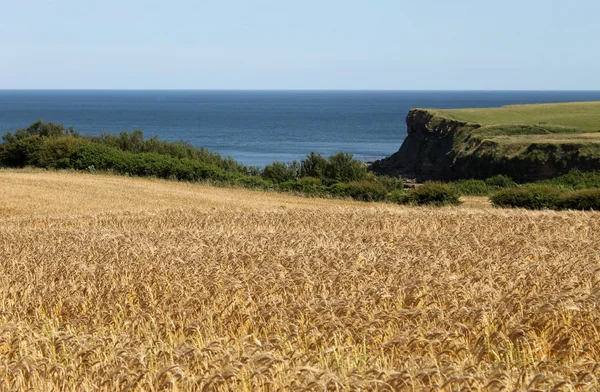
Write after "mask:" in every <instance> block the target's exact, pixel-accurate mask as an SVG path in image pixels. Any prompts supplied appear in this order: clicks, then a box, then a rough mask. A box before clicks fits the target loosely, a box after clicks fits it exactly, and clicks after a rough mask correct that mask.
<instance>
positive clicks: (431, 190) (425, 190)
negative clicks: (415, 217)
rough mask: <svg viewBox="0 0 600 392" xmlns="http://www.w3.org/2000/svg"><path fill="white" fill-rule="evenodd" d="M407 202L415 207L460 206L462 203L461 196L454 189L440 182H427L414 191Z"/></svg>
mask: <svg viewBox="0 0 600 392" xmlns="http://www.w3.org/2000/svg"><path fill="white" fill-rule="evenodd" d="M407 201H408V202H409V203H410V204H414V205H419V206H420V205H433V206H445V205H458V204H460V203H461V201H460V195H459V193H458V192H457V191H456V189H454V188H453V187H451V186H449V185H448V184H442V183H440V182H426V183H424V184H423V185H421V186H419V187H417V188H415V189H413V190H412V191H411V192H410V193H409V196H408V199H407Z"/></svg>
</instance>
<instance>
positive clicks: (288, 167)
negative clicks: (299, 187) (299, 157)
mask: <svg viewBox="0 0 600 392" xmlns="http://www.w3.org/2000/svg"><path fill="white" fill-rule="evenodd" d="M299 176H300V166H299V165H298V162H296V161H294V162H292V163H283V162H273V163H271V164H270V165H267V166H265V168H264V169H263V172H262V177H263V178H264V179H266V180H269V181H273V183H275V184H280V183H282V182H287V181H294V180H296V179H298V177H299Z"/></svg>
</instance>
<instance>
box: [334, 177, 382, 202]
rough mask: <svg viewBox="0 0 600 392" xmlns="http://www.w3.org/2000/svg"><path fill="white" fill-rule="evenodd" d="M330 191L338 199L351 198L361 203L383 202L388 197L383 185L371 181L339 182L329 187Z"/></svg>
mask: <svg viewBox="0 0 600 392" xmlns="http://www.w3.org/2000/svg"><path fill="white" fill-rule="evenodd" d="M328 191H329V193H330V194H332V195H335V196H338V197H350V198H352V199H354V200H360V201H383V200H385V199H386V198H387V195H388V192H387V189H385V187H384V186H383V185H382V184H380V183H377V182H375V181H369V180H364V181H352V182H338V183H335V184H333V185H331V186H329V188H328Z"/></svg>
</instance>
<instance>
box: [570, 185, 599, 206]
mask: <svg viewBox="0 0 600 392" xmlns="http://www.w3.org/2000/svg"><path fill="white" fill-rule="evenodd" d="M562 207H563V208H566V209H571V210H595V211H600V189H584V190H580V191H574V192H569V193H567V194H565V195H564V196H563V200H562Z"/></svg>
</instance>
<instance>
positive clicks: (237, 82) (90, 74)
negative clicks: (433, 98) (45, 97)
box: [0, 0, 600, 90]
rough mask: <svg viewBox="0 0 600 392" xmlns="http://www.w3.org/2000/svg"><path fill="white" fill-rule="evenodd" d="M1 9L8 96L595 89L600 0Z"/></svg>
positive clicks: (301, 0)
mask: <svg viewBox="0 0 600 392" xmlns="http://www.w3.org/2000/svg"><path fill="white" fill-rule="evenodd" d="M1 1H2V6H1V13H0V50H1V52H0V88H1V89H25V88H27V89H37V88H39V89H46V88H48V89H54V88H59V89H71V88H76V89H97V88H99V89H386V90H419V89H427V90H445V89H459V90H462V89H476V90H482V89H501V90H511V89H516V90H600V50H598V40H599V39H600V22H599V19H598V18H599V17H600V1H598V0H571V1H553V0H544V1H542V0H520V1H517V0H502V1H486V0H452V1H450V0H411V1H404V0H370V1H368V0H364V1H355V0H343V1H342V0H339V1H338V0H320V1H315V0H296V1H287V0H278V1H275V0H273V1H271V0H243V1H242V0H211V1H204V0H172V1H164V0H161V1H154V0H120V1H117V0H104V1H95V0H86V1H81V0H78V1H75V0H19V1H8V0H1Z"/></svg>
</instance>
